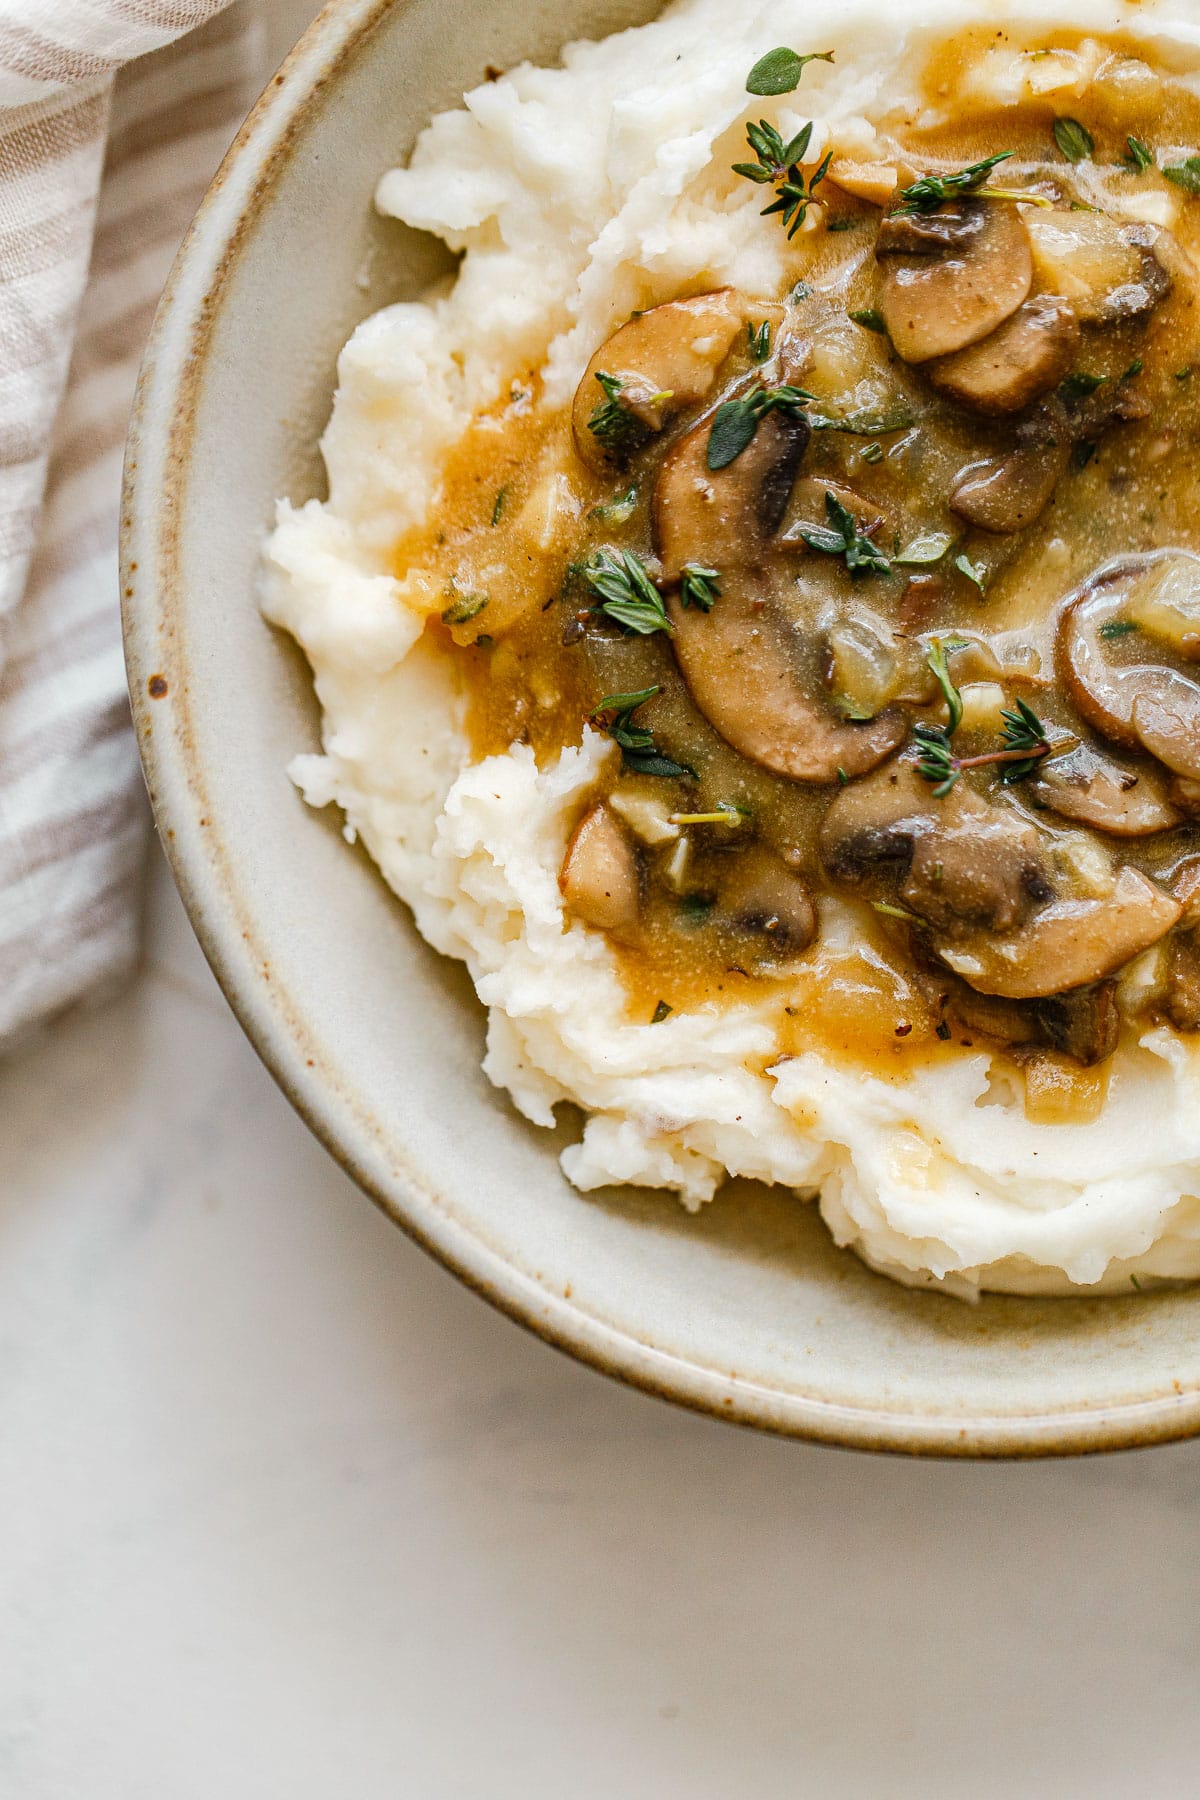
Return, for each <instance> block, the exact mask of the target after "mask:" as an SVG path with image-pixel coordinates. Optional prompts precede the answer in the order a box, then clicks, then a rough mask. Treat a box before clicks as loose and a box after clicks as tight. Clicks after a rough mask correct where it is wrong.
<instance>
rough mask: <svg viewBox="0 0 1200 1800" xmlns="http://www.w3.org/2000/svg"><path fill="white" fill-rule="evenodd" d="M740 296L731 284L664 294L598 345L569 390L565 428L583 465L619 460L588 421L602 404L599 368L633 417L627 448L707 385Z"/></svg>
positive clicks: (733, 331)
mask: <svg viewBox="0 0 1200 1800" xmlns="http://www.w3.org/2000/svg"><path fill="white" fill-rule="evenodd" d="M744 316H745V315H744V311H743V302H742V298H741V295H740V294H738V293H737V292H736V291H735V290H734V289H733V288H718V289H716V290H715V292H713V293H711V294H697V295H696V296H695V297H694V298H693V299H691V300H669V301H667V302H666V303H665V304H664V305H662V306H654V307H651V308H650V309H649V311H648V312H644V313H639V314H637V315H636V316H635V317H634V318H632V319H630V320H629V321H628V322H627V323H626V324H624V325H622V326H621V327H620V329H619V330H618V331H616V332H614V333H613V335H612V337H610V338H609V339H608V340H607V342H606V343H604V344H602V345H601V346H600V348H599V350H597V351H596V354H595V355H594V356H593V357H592V359H591V361H590V362H589V363H588V366H587V368H586V369H585V370H584V374H583V380H582V381H581V382H580V384H579V386H578V388H577V389H576V391H575V402H574V406H573V407H572V410H571V427H572V430H573V431H574V434H575V447H576V449H577V450H578V451H579V454H580V456H581V457H582V458H583V460H584V462H585V463H587V464H588V466H589V467H590V468H593V469H597V470H605V469H608V468H611V466H612V464H613V463H614V462H619V461H621V460H622V457H621V454H620V452H619V451H617V452H616V453H614V451H613V449H612V448H608V447H606V445H605V441H604V438H603V436H599V437H598V436H597V435H596V433H595V431H593V430H592V429H591V428H590V426H589V421H590V420H593V421H594V419H595V414H596V410H597V408H598V407H601V406H603V405H604V404H605V400H606V395H605V391H604V388H603V386H602V385H601V383H600V382H599V381H598V380H597V376H598V375H600V374H604V375H610V376H612V377H613V379H614V380H615V381H618V382H620V384H621V386H620V392H619V394H618V395H617V396H616V403H617V404H618V405H620V406H622V407H624V408H625V409H626V411H627V412H628V413H629V414H630V417H631V419H632V420H633V421H634V422H635V423H634V427H633V428H632V429H631V431H630V433H629V434H628V435H629V438H630V440H631V445H632V446H637V445H638V444H639V443H640V442H645V441H646V440H647V439H648V438H650V437H652V436H654V435H655V433H657V432H659V431H661V430H662V428H663V426H664V425H665V424H666V423H667V421H668V420H669V419H670V418H672V417H674V416H675V415H677V414H678V413H680V412H682V411H683V409H684V408H685V407H688V406H693V405H696V404H697V403H698V402H699V401H701V400H703V399H704V397H705V395H706V394H708V392H709V391H710V389H711V388H712V384H713V381H714V379H715V378H716V373H717V370H718V368H719V367H720V365H721V363H722V362H724V360H725V358H726V356H728V354H729V351H730V349H731V347H732V345H733V340H734V338H735V337H736V336H737V334H738V332H739V330H740V329H741V327H742V323H743V320H744Z"/></svg>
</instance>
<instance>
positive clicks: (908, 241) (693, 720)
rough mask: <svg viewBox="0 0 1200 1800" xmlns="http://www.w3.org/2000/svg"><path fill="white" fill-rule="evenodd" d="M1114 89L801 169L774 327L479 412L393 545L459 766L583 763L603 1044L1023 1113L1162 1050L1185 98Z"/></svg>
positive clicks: (1191, 749)
mask: <svg viewBox="0 0 1200 1800" xmlns="http://www.w3.org/2000/svg"><path fill="white" fill-rule="evenodd" d="M1136 66H1137V67H1138V68H1142V67H1144V65H1140V64H1138V65H1136ZM935 74H936V71H935ZM1127 85H1128V93H1127V94H1126V96H1125V99H1124V101H1123V102H1122V103H1121V104H1118V103H1116V102H1114V101H1113V99H1112V96H1111V95H1109V96H1108V97H1107V99H1106V100H1105V104H1104V105H1103V106H1101V105H1100V104H1099V102H1098V101H1097V103H1096V105H1095V106H1094V107H1092V106H1090V105H1089V101H1088V98H1087V97H1086V96H1085V98H1084V99H1083V100H1081V101H1080V102H1079V105H1078V118H1077V119H1074V120H1070V121H1066V123H1067V124H1068V125H1070V126H1072V127H1074V128H1075V130H1077V131H1082V134H1083V135H1082V138H1073V137H1071V135H1070V134H1069V133H1066V134H1064V133H1063V132H1062V131H1061V130H1059V131H1058V132H1055V131H1054V130H1053V126H1054V121H1053V119H1052V118H1051V117H1049V116H1048V114H1047V112H1046V111H1045V110H1044V109H1034V108H1032V107H1029V108H1021V109H1017V108H1013V109H1005V110H1004V111H1003V113H998V112H993V113H992V114H990V115H986V114H984V113H982V112H981V113H979V114H977V115H976V116H974V117H973V118H972V119H971V121H970V126H969V129H967V128H966V127H961V126H960V127H958V128H957V129H956V130H954V131H951V130H949V129H948V128H947V129H941V130H939V131H937V132H928V133H924V134H921V133H918V132H916V131H914V130H911V129H909V130H907V131H903V130H901V129H899V128H897V131H896V133H895V141H894V152H893V153H892V154H890V155H889V157H888V159H887V160H886V161H881V162H876V163H872V164H863V163H854V162H850V161H847V160H845V159H841V158H839V157H838V156H837V155H836V153H835V155H834V159H833V161H832V163H831V165H830V166H829V168H828V170H827V172H826V173H825V175H824V178H823V180H822V181H821V185H820V186H819V187H817V186H816V184H815V182H813V183H812V185H813V187H815V191H816V193H817V194H819V195H820V196H821V198H822V201H823V205H822V206H821V207H820V210H819V212H818V211H816V210H814V212H813V213H811V214H810V223H811V221H812V219H813V218H814V217H815V218H816V219H817V224H816V228H815V229H814V230H806V231H804V232H803V233H800V234H798V235H797V236H796V237H795V238H794V240H793V250H794V256H795V265H794V273H793V275H792V278H791V280H790V281H789V285H788V287H787V289H786V290H785V291H784V292H783V293H780V294H775V295H771V296H768V297H761V296H754V295H748V294H744V293H741V292H737V291H735V290H733V289H722V290H719V291H717V292H713V293H699V294H687V295H681V296H679V297H678V298H677V299H675V300H670V301H666V302H664V303H662V304H659V305H657V306H653V307H651V308H649V309H647V310H646V311H644V312H641V313H636V314H634V315H633V317H632V318H631V319H630V320H628V321H627V322H626V323H624V324H623V325H621V326H620V327H619V328H618V329H617V330H616V331H615V332H614V334H613V336H612V337H611V338H610V339H609V340H608V341H607V342H605V343H604V344H601V345H599V346H598V347H597V348H596V350H595V354H594V355H593V357H592V359H591V362H590V363H589V365H588V368H587V370H586V372H585V374H584V377H583V380H582V382H581V384H580V387H579V390H578V394H577V397H576V401H575V404H574V407H573V408H572V409H571V412H570V414H567V413H554V414H551V413H548V411H547V409H545V408H544V407H543V406H541V405H540V404H539V384H538V380H537V377H536V376H535V375H532V374H529V375H523V376H520V377H519V378H517V379H516V380H514V382H513V384H512V387H511V390H510V391H509V393H508V394H506V395H505V396H503V398H502V399H501V400H500V401H499V402H498V403H497V404H496V405H495V406H494V407H493V408H492V409H491V410H490V411H488V412H487V413H485V414H483V415H480V416H478V417H477V418H476V420H475V421H474V423H473V425H472V426H471V428H470V429H469V431H468V432H467V433H466V435H465V436H464V438H463V439H462V441H461V442H460V443H459V445H458V446H457V447H456V449H455V450H454V452H453V453H452V454H451V456H450V458H449V461H448V463H447V466H446V469H445V471H444V489H443V498H442V502H441V505H440V507H439V508H438V509H437V518H436V521H435V522H434V523H433V524H431V525H430V526H428V527H426V528H422V530H421V531H420V532H417V533H413V534H410V535H409V536H408V537H406V538H405V539H404V540H403V542H402V543H401V544H400V545H399V546H398V548H397V552H396V566H397V570H398V572H399V573H401V574H402V575H403V576H404V577H405V578H406V579H407V580H408V582H409V583H410V586H411V584H413V583H416V584H417V585H418V586H420V587H422V588H423V589H424V591H425V592H426V593H427V595H428V596H429V604H430V605H431V606H432V607H433V608H434V612H435V616H434V619H433V622H432V623H431V624H430V626H429V628H428V629H429V631H430V633H431V634H432V635H433V636H434V638H435V639H436V640H437V641H438V642H440V643H441V644H442V645H443V647H444V649H445V652H446V654H447V655H448V656H451V657H453V659H454V663H455V666H456V668H457V669H458V671H459V672H460V675H461V680H462V683H463V686H464V689H465V692H466V694H467V697H468V703H469V704H468V717H469V728H470V731H471V734H472V739H473V748H474V751H475V753H476V755H477V756H484V755H487V754H490V753H493V752H503V751H505V750H507V749H508V748H509V746H510V745H511V744H512V743H513V742H514V741H524V742H527V743H529V744H530V745H531V746H532V747H533V749H534V751H535V754H536V755H537V757H538V759H539V761H546V760H549V759H550V758H551V757H552V756H554V755H555V754H557V752H558V751H559V750H560V749H561V748H562V747H563V746H564V745H567V744H571V743H578V742H579V740H580V736H581V733H582V731H583V729H584V727H585V723H586V722H587V721H589V720H590V721H591V722H592V723H593V725H594V726H595V727H596V728H598V729H602V730H607V731H608V732H609V733H610V734H611V735H612V736H613V737H614V739H615V740H616V743H617V744H618V746H619V747H620V752H621V754H620V757H619V758H618V757H614V758H613V760H612V763H611V765H610V769H609V773H608V775H607V777H606V780H605V782H604V784H603V786H602V788H601V789H599V790H597V792H596V793H595V795H594V797H593V801H592V803H591V804H590V805H589V807H588V809H587V810H586V812H585V813H584V815H583V817H582V818H581V819H580V821H579V823H578V825H577V828H576V831H575V833H574V836H573V837H572V840H571V843H570V846H569V847H568V851H567V855H566V858H565V860H564V863H563V868H562V873H561V877H560V886H561V888H562V891H563V894H564V898H565V901H566V904H567V907H568V910H569V911H570V912H571V913H573V914H574V915H575V916H576V917H577V918H579V919H581V920H583V921H584V922H585V923H587V924H590V925H592V926H593V927H594V928H596V929H599V930H602V931H604V932H606V933H607V934H608V935H609V937H610V940H611V942H612V944H613V946H614V949H615V951H616V952H617V955H618V958H619V961H620V965H621V968H622V971H623V974H624V977H625V981H626V986H627V990H628V994H629V1005H630V1011H631V1016H633V1017H636V1018H639V1019H643V1020H648V1019H652V1018H655V1017H663V1016H665V1013H666V1012H667V1011H670V1010H679V1009H681V1008H686V1007H691V1006H694V1005H697V1004H700V1003H702V1002H705V1001H708V1002H714V1001H715V1002H718V1003H719V1002H721V1001H722V999H725V998H735V997H736V998H741V997H744V996H745V995H746V993H747V992H748V991H749V990H750V989H754V990H756V991H757V992H759V993H760V994H768V995H773V996H775V997H776V998H777V1000H778V1007H779V1044H780V1050H781V1051H783V1052H786V1051H788V1050H795V1049H799V1048H801V1047H803V1046H807V1045H811V1044H819V1045H821V1046H822V1047H823V1048H824V1049H826V1050H827V1051H829V1052H832V1053H833V1054H835V1055H839V1056H851V1057H855V1058H859V1059H862V1060H864V1061H868V1062H870V1063H872V1064H874V1065H875V1066H876V1067H877V1068H878V1067H881V1066H882V1067H885V1068H887V1067H891V1068H896V1069H897V1071H898V1072H900V1071H901V1070H902V1068H903V1065H904V1063H905V1061H906V1059H909V1058H912V1057H913V1056H922V1055H929V1054H930V1053H931V1052H936V1050H937V1048H938V1042H939V1040H942V1041H946V1040H954V1041H959V1042H985V1043H988V1044H991V1045H993V1046H996V1047H998V1048H1004V1049H1007V1050H1008V1051H1010V1052H1011V1053H1012V1054H1013V1055H1014V1056H1015V1057H1016V1059H1017V1060H1018V1061H1020V1062H1021V1063H1023V1064H1024V1066H1025V1068H1026V1074H1027V1083H1028V1086H1027V1092H1028V1095H1029V1105H1030V1108H1031V1111H1032V1110H1033V1109H1034V1108H1035V1107H1040V1108H1041V1115H1040V1116H1044V1117H1046V1118H1048V1119H1051V1118H1055V1117H1059V1116H1064V1117H1065V1116H1078V1114H1079V1111H1080V1110H1081V1109H1083V1110H1086V1109H1087V1108H1088V1107H1094V1106H1095V1105H1096V1104H1098V1101H1099V1098H1100V1096H1101V1094H1102V1091H1103V1088H1102V1074H1101V1073H1100V1071H1101V1070H1102V1066H1103V1064H1104V1062H1105V1060H1106V1059H1107V1057H1108V1056H1109V1055H1110V1054H1111V1052H1112V1050H1113V1049H1114V1048H1115V1046H1116V1043H1117V1041H1118V1036H1119V1032H1120V1029H1121V1025H1122V1021H1123V1020H1131V1021H1140V1020H1144V1019H1147V1018H1151V1017H1154V1018H1161V1019H1165V1020H1167V1021H1169V1022H1170V1023H1171V1024H1173V1025H1174V1026H1175V1027H1176V1028H1178V1029H1180V1030H1183V1031H1195V1030H1197V1029H1200V928H1198V926H1197V921H1198V920H1200V825H1198V824H1197V820H1200V671H1198V670H1197V664H1198V663H1200V504H1198V502H1200V476H1198V475H1197V471H1196V453H1197V448H1198V446H1200V313H1198V311H1197V295H1198V292H1200V287H1198V284H1200V272H1198V266H1197V265H1198V262H1200V198H1195V197H1193V193H1200V164H1198V165H1197V172H1196V178H1195V181H1194V183H1193V188H1192V189H1191V190H1189V188H1188V186H1187V184H1186V183H1184V184H1182V185H1181V184H1180V183H1179V182H1178V181H1174V182H1173V181H1169V180H1168V179H1166V178H1165V177H1164V176H1163V174H1162V172H1161V167H1160V166H1159V165H1160V164H1177V163H1180V162H1186V159H1187V157H1188V156H1190V155H1192V154H1194V153H1195V148H1196V146H1198V145H1200V107H1197V105H1196V102H1195V101H1194V100H1193V99H1191V98H1189V97H1188V96H1186V95H1183V94H1182V93H1177V92H1176V91H1174V90H1168V89H1158V90H1157V94H1156V97H1155V98H1154V99H1153V101H1152V102H1151V104H1152V106H1153V111H1152V112H1150V113H1146V112H1145V111H1144V110H1143V109H1144V107H1145V105H1146V96H1145V94H1144V93H1142V92H1140V91H1139V88H1138V84H1137V82H1136V81H1134V80H1132V79H1131V80H1130V81H1129V83H1128V84H1127ZM1168 96H1169V97H1168ZM1059 124H1060V125H1061V124H1062V122H1061V121H1060V122H1059ZM1146 139H1149V140H1150V141H1151V142H1152V143H1153V144H1156V145H1158V146H1159V150H1158V152H1157V157H1158V161H1157V162H1156V161H1155V160H1154V153H1151V160H1150V162H1149V163H1148V164H1143V162H1142V156H1141V154H1140V147H1141V146H1143V144H1144V142H1145V140H1146ZM1131 140H1132V141H1131ZM1064 143H1065V144H1066V146H1067V148H1066V149H1065V150H1064V148H1063V145H1064ZM1088 144H1090V145H1091V146H1092V149H1091V151H1086V145H1088ZM1135 144H1136V145H1137V146H1139V150H1135V149H1134V145H1135ZM1180 145H1182V146H1187V148H1183V149H1179V148H1177V147H1178V146H1180ZM1163 146H1171V148H1170V150H1167V149H1164V148H1163ZM1077 149H1084V150H1085V153H1084V154H1082V155H1081V156H1080V157H1079V158H1078V160H1073V153H1074V151H1075V150H1077ZM1001 153H1011V154H1008V155H1006V156H1005V157H1004V160H999V159H1000V156H1001ZM987 159H996V160H995V161H994V163H993V164H992V166H991V167H990V168H983V169H980V165H982V164H983V162H984V161H985V160H987ZM972 164H974V165H975V168H976V172H975V173H972ZM1139 164H1141V165H1142V166H1139ZM816 170H817V165H816V163H815V161H814V163H813V164H811V165H808V164H806V165H805V173H806V175H807V177H808V179H809V181H810V182H812V178H813V176H814V174H815V173H816ZM1001 193H1002V194H1003V195H1004V196H1005V197H999V196H1000V194H1001ZM766 197H768V196H764V198H766ZM1168 217H1169V218H1170V224H1169V226H1168V225H1167V224H1164V223H1159V222H1156V220H1159V219H1163V220H1165V219H1167V218H1168ZM1193 365H1194V368H1195V373H1194V375H1193ZM438 614H440V618H439V617H438V616H437V615H438ZM848 924H849V927H850V929H847V925H848ZM1064 1096H1065V1098H1064ZM1072 1107H1073V1108H1074V1109H1075V1112H1074V1114H1072V1110H1071V1109H1072Z"/></svg>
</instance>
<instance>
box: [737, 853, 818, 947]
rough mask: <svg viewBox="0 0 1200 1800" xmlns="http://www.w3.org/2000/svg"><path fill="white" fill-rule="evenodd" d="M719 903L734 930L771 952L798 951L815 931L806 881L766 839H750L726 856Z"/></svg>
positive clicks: (806, 944)
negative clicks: (757, 841)
mask: <svg viewBox="0 0 1200 1800" xmlns="http://www.w3.org/2000/svg"><path fill="white" fill-rule="evenodd" d="M728 861H729V866H728V870H727V872H726V873H725V874H724V876H723V878H722V880H721V883H720V887H719V890H718V893H719V904H720V908H721V912H722V914H724V915H725V916H726V917H727V918H728V919H729V922H730V923H731V924H732V925H733V927H734V929H735V930H737V931H739V932H749V933H752V934H754V935H756V936H761V937H763V938H764V939H765V940H766V943H767V945H768V946H769V947H770V950H771V952H772V954H773V955H774V956H776V957H793V956H799V955H800V954H801V953H802V952H803V951H805V950H807V949H808V947H809V945H810V944H811V943H812V941H813V939H814V938H815V937H816V935H817V914H816V908H815V907H814V906H813V903H812V898H811V896H810V894H809V891H808V887H807V884H806V883H805V882H804V880H803V879H802V877H801V876H799V875H797V874H796V872H795V871H794V870H793V869H789V868H788V866H787V864H786V863H785V862H784V861H783V859H782V857H779V856H776V854H775V852H774V851H773V850H769V849H768V848H767V847H766V845H765V844H749V845H747V846H746V847H745V848H744V849H742V850H739V851H738V852H737V853H736V854H734V855H732V856H730V858H729V859H728Z"/></svg>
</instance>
